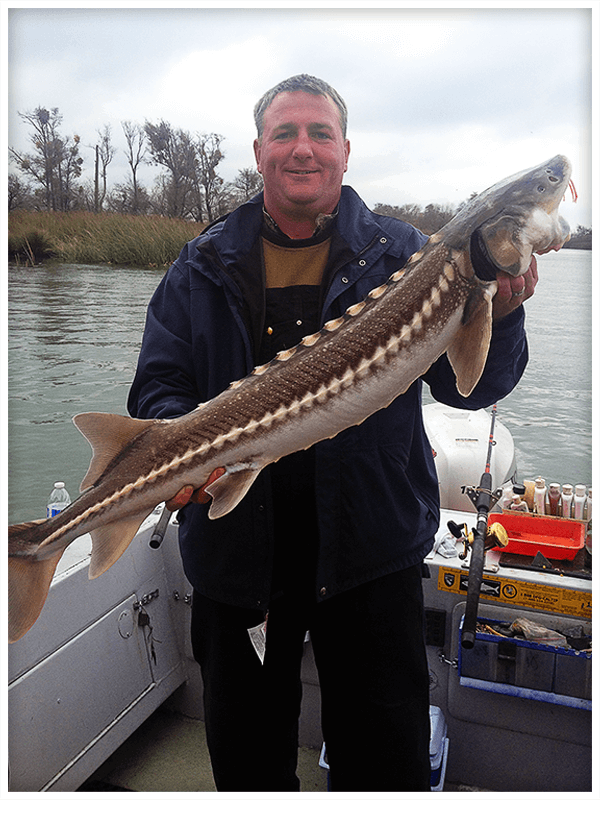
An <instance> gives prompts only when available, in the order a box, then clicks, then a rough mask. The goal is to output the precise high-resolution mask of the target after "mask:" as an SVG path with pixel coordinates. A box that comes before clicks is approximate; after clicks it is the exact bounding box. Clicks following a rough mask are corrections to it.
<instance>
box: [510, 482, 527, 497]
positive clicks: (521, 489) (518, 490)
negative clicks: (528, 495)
mask: <svg viewBox="0 0 600 813" xmlns="http://www.w3.org/2000/svg"><path fill="white" fill-rule="evenodd" d="M513 491H514V492H515V494H525V486H522V485H521V484H520V483H515V484H514V486H513Z"/></svg>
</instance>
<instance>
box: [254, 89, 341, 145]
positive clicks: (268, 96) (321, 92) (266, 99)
mask: <svg viewBox="0 0 600 813" xmlns="http://www.w3.org/2000/svg"><path fill="white" fill-rule="evenodd" d="M296 90H302V91H304V92H305V93H312V94H313V96H329V97H330V98H331V100H332V101H333V102H334V104H335V105H336V107H337V109H338V111H339V115H340V126H341V128H342V134H343V136H344V138H346V129H347V126H348V109H347V108H346V103H345V102H344V100H343V99H342V97H341V96H340V94H339V93H338V92H337V90H335V88H332V87H331V85H328V84H327V82H324V81H323V80H322V79H317V77H316V76H309V75H308V74H306V73H300V74H298V75H297V76H290V78H289V79H284V80H283V82H280V83H279V84H278V85H275V87H274V88H271V90H268V91H267V92H266V93H265V94H264V96H262V97H261V98H260V99H259V100H258V102H257V103H256V107H255V108H254V121H255V123H256V130H257V133H258V138H259V140H260V139H261V138H262V135H263V130H264V119H265V111H266V109H267V108H268V107H269V105H270V104H271V102H272V101H273V99H274V98H275V97H276V96H278V95H279V94H280V93H286V92H293V91H296Z"/></svg>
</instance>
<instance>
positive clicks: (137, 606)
mask: <svg viewBox="0 0 600 813" xmlns="http://www.w3.org/2000/svg"><path fill="white" fill-rule="evenodd" d="M155 598H158V588H157V589H156V590H153V591H152V592H151V593H146V594H145V595H143V596H142V597H141V599H140V600H139V601H134V602H133V609H134V610H136V611H137V610H141V609H142V607H145V606H146V604H150V602H151V601H154V599H155Z"/></svg>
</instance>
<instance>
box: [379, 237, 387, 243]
mask: <svg viewBox="0 0 600 813" xmlns="http://www.w3.org/2000/svg"><path fill="white" fill-rule="evenodd" d="M379 242H380V243H387V237H382V238H381V240H380V241H379Z"/></svg>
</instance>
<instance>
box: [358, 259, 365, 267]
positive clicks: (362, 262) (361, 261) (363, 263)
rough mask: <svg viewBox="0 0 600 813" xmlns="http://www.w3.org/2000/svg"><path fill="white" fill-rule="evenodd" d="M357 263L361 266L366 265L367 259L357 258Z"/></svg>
mask: <svg viewBox="0 0 600 813" xmlns="http://www.w3.org/2000/svg"><path fill="white" fill-rule="evenodd" d="M358 264H359V265H361V266H363V265H366V264H367V261H366V260H359V261H358Z"/></svg>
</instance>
